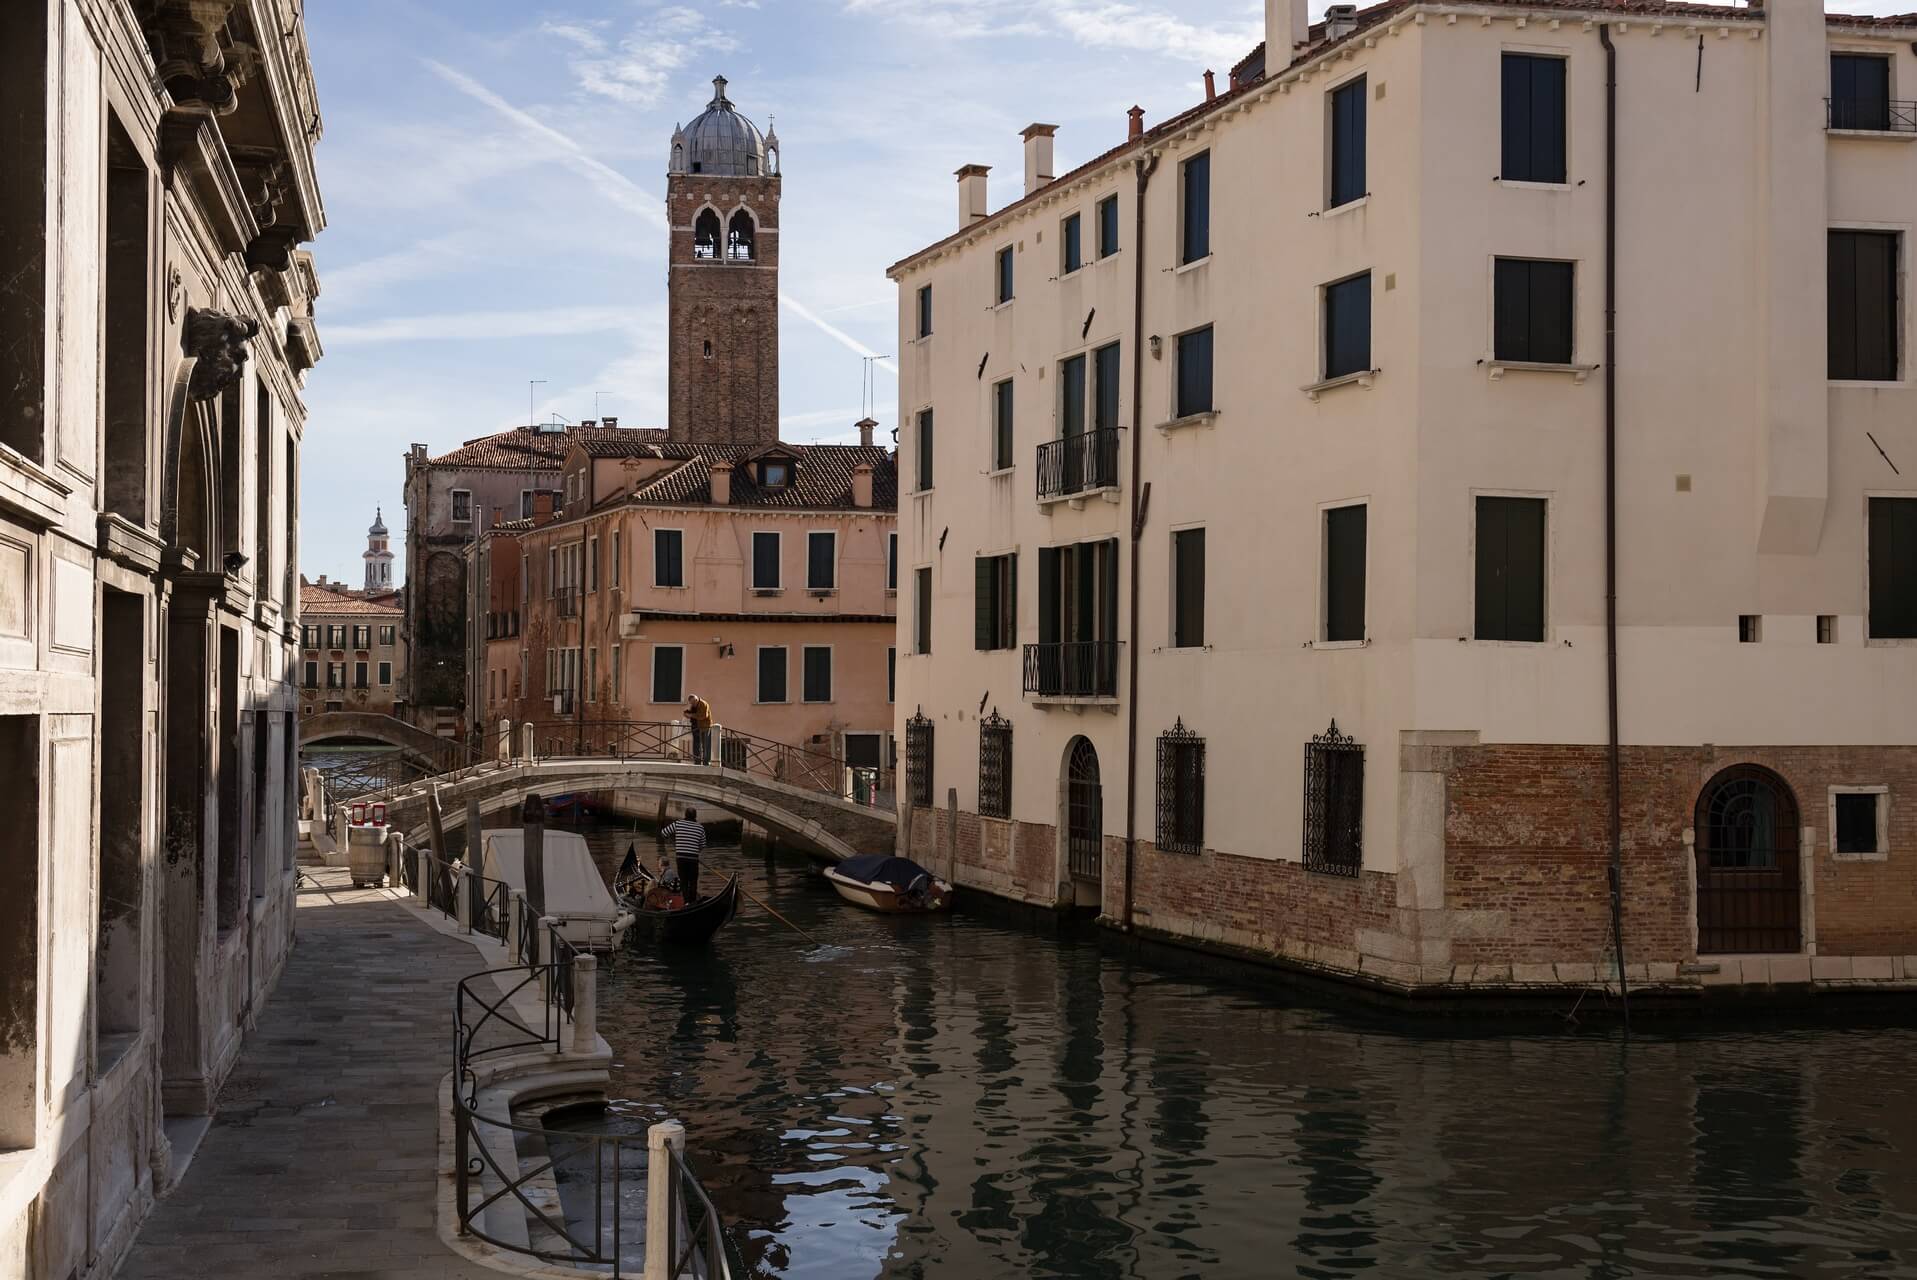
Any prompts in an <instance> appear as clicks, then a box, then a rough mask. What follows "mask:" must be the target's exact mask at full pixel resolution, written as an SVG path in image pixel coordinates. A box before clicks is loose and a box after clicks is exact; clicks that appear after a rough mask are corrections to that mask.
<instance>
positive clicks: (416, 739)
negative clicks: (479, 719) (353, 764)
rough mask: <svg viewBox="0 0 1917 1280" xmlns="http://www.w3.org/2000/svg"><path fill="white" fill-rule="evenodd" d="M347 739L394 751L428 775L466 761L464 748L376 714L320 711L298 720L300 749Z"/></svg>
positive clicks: (402, 721) (436, 735)
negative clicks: (423, 769) (377, 743)
mask: <svg viewBox="0 0 1917 1280" xmlns="http://www.w3.org/2000/svg"><path fill="white" fill-rule="evenodd" d="M336 738H348V739H356V740H358V741H361V742H379V743H384V744H385V745H387V746H389V747H398V748H399V749H400V751H401V752H402V753H404V754H405V756H406V757H407V759H408V760H410V761H412V762H413V763H414V764H417V765H420V766H422V767H424V768H426V769H427V770H429V771H431V772H443V771H444V770H447V769H456V768H458V767H459V766H460V765H461V764H464V763H465V761H466V746H465V744H464V743H461V742H456V741H454V740H453V739H451V738H442V737H440V736H439V735H438V734H436V733H428V732H427V731H426V730H424V729H421V728H419V727H418V726H416V725H410V724H407V723H406V722H405V721H404V720H396V719H394V718H393V717H392V716H388V715H381V714H380V713H379V712H377V711H322V712H320V713H319V714H317V715H310V716H303V717H301V719H300V745H301V746H302V747H304V746H307V745H308V744H311V743H315V742H325V741H328V740H330V739H336Z"/></svg>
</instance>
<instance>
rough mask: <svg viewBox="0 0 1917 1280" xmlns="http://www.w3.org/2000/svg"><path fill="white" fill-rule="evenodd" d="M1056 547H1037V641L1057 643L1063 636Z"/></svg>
mask: <svg viewBox="0 0 1917 1280" xmlns="http://www.w3.org/2000/svg"><path fill="white" fill-rule="evenodd" d="M1058 552H1059V549H1058V548H1057V547H1040V548H1039V549H1038V642H1039V643H1040V644H1057V643H1058V642H1059V641H1060V640H1061V639H1062V638H1063V637H1062V636H1061V635H1060V634H1059V633H1060V631H1061V630H1062V628H1060V626H1059V613H1060V605H1061V600H1060V597H1059V586H1058Z"/></svg>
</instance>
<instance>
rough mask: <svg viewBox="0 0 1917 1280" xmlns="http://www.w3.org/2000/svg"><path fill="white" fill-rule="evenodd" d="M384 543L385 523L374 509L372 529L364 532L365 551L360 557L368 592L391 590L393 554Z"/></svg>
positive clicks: (385, 540) (385, 537) (377, 510)
mask: <svg viewBox="0 0 1917 1280" xmlns="http://www.w3.org/2000/svg"><path fill="white" fill-rule="evenodd" d="M386 542H387V533H386V521H385V520H384V519H382V518H381V515H380V509H379V508H378V507H374V508H373V523H372V527H370V528H369V529H367V530H366V550H365V552H364V553H362V554H361V555H360V559H361V560H363V561H365V562H366V589H367V590H368V591H391V590H392V589H393V553H392V550H391V548H389V547H388V546H387V545H386Z"/></svg>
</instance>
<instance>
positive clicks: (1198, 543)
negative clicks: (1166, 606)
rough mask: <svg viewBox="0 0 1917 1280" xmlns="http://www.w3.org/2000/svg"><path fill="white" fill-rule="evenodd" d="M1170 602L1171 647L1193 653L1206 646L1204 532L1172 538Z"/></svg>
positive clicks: (1179, 533)
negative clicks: (1174, 590) (1173, 589)
mask: <svg viewBox="0 0 1917 1280" xmlns="http://www.w3.org/2000/svg"><path fill="white" fill-rule="evenodd" d="M1172 557H1173V561H1174V563H1173V567H1172V581H1173V583H1174V584H1175V586H1176V588H1177V594H1176V599H1175V600H1174V602H1173V608H1174V610H1175V612H1174V614H1173V618H1172V628H1173V635H1172V643H1173V644H1174V645H1176V646H1177V647H1178V648H1181V649H1195V648H1198V647H1200V646H1202V645H1203V644H1204V643H1205V531H1204V530H1203V529H1180V530H1178V531H1177V532H1176V533H1174V534H1172Z"/></svg>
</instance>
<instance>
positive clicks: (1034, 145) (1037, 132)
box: [1018, 124, 1058, 196]
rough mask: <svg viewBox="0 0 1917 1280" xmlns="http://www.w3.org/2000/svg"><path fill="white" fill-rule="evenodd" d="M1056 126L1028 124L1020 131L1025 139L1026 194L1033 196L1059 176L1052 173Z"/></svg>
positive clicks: (1020, 134) (1020, 135)
mask: <svg viewBox="0 0 1917 1280" xmlns="http://www.w3.org/2000/svg"><path fill="white" fill-rule="evenodd" d="M1057 132H1058V126H1057V125H1055V124H1028V125H1026V126H1025V127H1024V128H1023V129H1022V130H1020V131H1019V135H1018V136H1019V137H1021V138H1023V139H1025V194H1026V195H1028V196H1029V195H1031V194H1032V192H1034V191H1036V190H1038V189H1039V188H1040V187H1042V186H1044V185H1045V184H1046V183H1048V182H1050V181H1051V180H1052V179H1053V178H1055V177H1057V176H1058V175H1057V174H1056V173H1054V172H1052V168H1053V166H1052V136H1053V135H1054V134H1056V133H1057Z"/></svg>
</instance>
